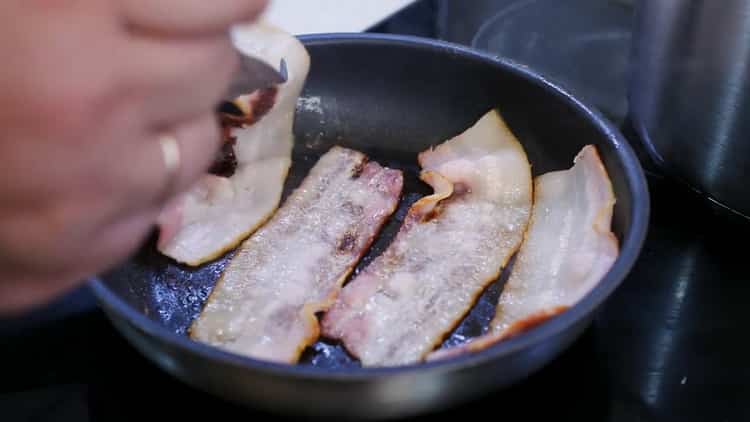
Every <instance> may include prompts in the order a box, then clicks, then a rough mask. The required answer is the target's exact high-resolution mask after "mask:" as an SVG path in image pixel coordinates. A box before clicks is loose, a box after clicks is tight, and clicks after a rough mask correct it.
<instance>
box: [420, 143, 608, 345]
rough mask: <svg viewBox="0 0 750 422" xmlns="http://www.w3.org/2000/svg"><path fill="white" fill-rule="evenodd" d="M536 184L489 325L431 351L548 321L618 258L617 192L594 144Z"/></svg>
mask: <svg viewBox="0 0 750 422" xmlns="http://www.w3.org/2000/svg"><path fill="white" fill-rule="evenodd" d="M535 187H536V188H535V190H534V208H533V214H532V217H531V224H530V225H529V231H528V233H527V234H526V240H525V241H524V244H523V246H522V247H521V250H520V252H519V253H518V258H517V259H516V263H515V265H514V268H513V269H512V271H513V272H512V273H511V276H510V279H509V280H508V282H507V283H506V284H505V287H504V289H503V292H502V294H501V295H500V300H499V303H498V305H497V311H496V315H495V318H494V319H493V321H492V323H491V324H490V330H489V333H487V334H486V335H485V336H482V337H480V338H478V339H475V340H473V341H470V342H469V343H466V344H464V345H461V346H458V347H455V348H450V349H445V350H439V351H437V352H435V353H434V354H433V355H431V356H430V359H440V358H446V357H451V356H455V355H458V354H461V353H466V352H472V351H478V350H481V349H484V348H486V347H488V346H490V345H492V344H494V343H497V342H499V341H501V340H504V339H507V338H510V337H513V336H515V335H518V334H521V333H523V332H525V331H527V330H530V329H532V328H534V327H535V326H537V325H540V324H542V323H544V322H545V321H546V320H548V319H549V318H552V317H554V316H555V315H558V314H560V313H562V312H565V310H567V309H568V308H569V307H571V306H573V305H575V304H576V303H577V302H578V301H580V300H581V299H582V298H583V297H584V296H585V295H586V294H587V293H588V292H589V291H591V289H593V288H594V287H595V286H596V285H597V284H598V283H599V281H600V280H601V279H602V277H604V275H605V274H606V273H607V271H609V268H610V267H611V266H612V263H614V261H615V259H616V258H617V255H618V245H617V239H616V238H615V236H614V234H613V233H612V232H611V229H610V224H611V220H612V211H613V206H614V204H615V196H614V193H613V191H612V186H611V183H610V180H609V177H608V176H607V172H606V170H605V168H604V165H603V164H602V162H601V160H600V159H599V154H598V153H597V151H596V148H595V147H594V146H593V145H588V146H586V147H585V148H583V149H582V150H581V152H580V153H579V154H578V155H577V156H576V157H575V164H574V166H573V167H572V168H570V169H568V170H564V171H556V172H552V173H547V174H544V175H542V176H539V177H538V178H537V179H536V181H535Z"/></svg>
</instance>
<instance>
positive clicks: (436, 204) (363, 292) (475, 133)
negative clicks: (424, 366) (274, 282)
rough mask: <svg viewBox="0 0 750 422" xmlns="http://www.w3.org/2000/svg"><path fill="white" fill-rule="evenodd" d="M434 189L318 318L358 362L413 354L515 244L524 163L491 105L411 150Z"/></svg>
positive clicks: (432, 343) (424, 350) (462, 310)
mask: <svg viewBox="0 0 750 422" xmlns="http://www.w3.org/2000/svg"><path fill="white" fill-rule="evenodd" d="M419 163H420V165H421V167H422V173H421V178H422V179H423V180H424V181H425V182H427V183H428V184H430V185H431V186H432V187H433V188H434V190H435V193H434V194H433V195H431V196H427V197H424V198H422V199H421V200H419V201H418V202H416V203H415V204H414V205H413V206H412V207H411V208H410V209H409V213H408V215H407V217H406V218H405V220H404V223H403V226H402V227H401V229H400V231H399V233H398V234H397V235H396V238H395V239H394V240H393V242H392V243H391V244H390V245H389V247H388V248H387V249H386V250H385V251H384V252H383V253H382V254H381V255H380V256H378V257H377V258H376V259H375V260H374V261H373V262H371V263H370V264H369V265H368V266H367V267H366V268H365V269H364V270H363V271H362V272H360V273H359V274H358V275H357V276H356V277H355V278H354V279H353V280H352V281H351V282H350V283H349V284H348V285H347V286H346V287H345V288H344V289H343V291H342V293H341V295H340V297H339V300H338V301H337V302H336V304H335V305H334V306H333V307H332V308H331V310H330V311H329V312H328V313H327V314H326V315H325V316H324V318H323V334H324V335H325V336H326V337H330V338H335V339H340V340H342V341H343V343H344V346H345V347H346V348H347V350H349V351H350V352H351V353H352V354H353V355H354V356H356V357H357V358H359V359H360V361H361V362H362V365H363V366H397V365H404V364H410V363H415V362H419V361H421V360H423V359H424V358H425V357H426V356H427V354H428V353H430V352H431V351H432V350H433V349H434V348H435V347H436V346H437V345H438V344H439V343H440V342H441V341H442V339H443V338H444V336H445V335H446V334H447V333H449V332H450V331H451V330H452V329H453V328H454V327H455V326H456V324H457V323H458V322H459V321H460V320H461V318H463V317H464V316H465V315H466V313H467V312H468V311H469V310H470V308H471V307H472V306H473V304H474V302H475V301H476V299H477V297H478V296H479V295H480V294H481V293H482V291H483V290H484V288H485V287H487V285H489V284H490V283H491V282H492V281H494V280H495V279H496V278H497V277H498V275H499V273H500V272H501V270H502V268H503V267H504V266H505V265H506V263H507V262H508V260H509V259H510V257H511V256H512V255H513V254H514V253H515V252H516V250H517V248H518V247H519V246H520V245H521V241H522V239H523V233H524V232H525V230H526V227H527V225H528V221H529V217H530V213H531V196H532V193H531V184H532V179H531V169H530V165H529V162H528V159H527V157H526V153H525V151H524V150H523V148H522V146H521V144H520V143H519V142H518V140H517V139H516V138H515V136H514V135H513V134H512V133H511V131H510V130H509V129H508V127H507V126H506V124H505V122H504V121H503V120H502V118H501V117H500V115H499V113H498V112H497V111H494V110H493V111H490V112H488V113H487V114H485V115H484V116H483V117H482V118H481V119H479V120H478V121H477V122H476V123H475V124H474V125H473V126H472V127H470V128H469V129H467V130H466V131H465V132H463V133H462V134H460V135H458V136H456V137H455V138H453V139H451V140H448V141H447V142H445V143H443V144H441V145H439V146H438V147H436V148H434V149H430V150H427V151H424V152H422V153H421V154H420V155H419Z"/></svg>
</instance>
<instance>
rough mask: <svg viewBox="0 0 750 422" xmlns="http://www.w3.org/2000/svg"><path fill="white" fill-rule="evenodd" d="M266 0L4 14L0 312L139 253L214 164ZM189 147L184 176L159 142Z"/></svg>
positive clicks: (36, 7)
mask: <svg viewBox="0 0 750 422" xmlns="http://www.w3.org/2000/svg"><path fill="white" fill-rule="evenodd" d="M265 3H266V1H265V0H215V1H211V2H207V1H203V0H105V1H103V0H69V1H60V2H49V1H41V0H11V1H10V2H9V3H8V4H5V5H4V7H5V9H4V11H3V13H2V14H1V15H0V52H2V53H3V54H4V57H5V60H3V66H0V124H1V125H2V132H0V157H2V160H3V163H2V165H0V314H2V313H7V312H15V311H20V310H23V309H26V308H27V307H29V306H32V305H35V304H39V303H43V302H45V301H48V300H50V299H51V298H53V297H54V296H55V295H58V294H60V293H61V292H63V291H65V290H67V289H69V288H71V287H72V286H74V285H75V284H77V283H79V282H80V281H81V280H82V279H83V278H85V277H87V276H90V275H93V274H95V273H97V272H100V271H104V270H106V269H107V268H109V267H111V266H112V265H115V264H117V263H118V262H120V261H121V260H123V259H125V258H127V257H128V255H130V254H131V253H132V252H133V251H134V250H135V249H136V248H137V247H138V246H139V245H140V244H141V242H142V241H143V240H144V239H145V237H146V236H147V235H148V234H149V233H150V231H151V229H152V228H153V225H154V223H155V221H156V218H157V216H158V215H159V212H160V210H161V208H162V206H163V205H164V203H165V201H166V200H167V199H169V198H170V197H171V196H173V195H176V194H177V193H179V192H182V191H184V190H186V189H187V188H189V187H190V186H191V184H192V183H193V182H194V181H196V180H197V178H198V177H199V176H200V175H202V174H203V173H205V172H206V170H207V169H208V168H209V166H210V164H211V162H212V160H213V158H214V156H215V152H216V151H217V149H218V147H219V139H220V136H219V128H218V123H217V121H216V117H215V115H214V111H213V110H214V107H215V105H216V104H217V103H218V101H219V100H220V99H221V96H222V94H223V92H224V90H225V89H226V87H227V86H228V83H229V79H230V77H231V74H232V71H233V70H234V69H235V66H236V59H237V57H236V53H235V52H234V49H233V47H232V45H231V42H230V38H229V33H228V31H229V27H230V26H231V25H233V24H235V23H240V22H247V21H250V20H253V19H255V18H256V17H257V15H258V14H259V13H260V11H261V10H262V9H263V8H264V7H265ZM165 134H166V135H171V136H173V139H176V140H177V142H178V144H179V152H180V167H179V169H178V172H177V174H176V175H175V178H174V180H172V179H170V174H169V171H168V169H167V168H166V167H165V162H164V158H163V156H162V151H161V146H160V143H159V139H160V137H162V136H165Z"/></svg>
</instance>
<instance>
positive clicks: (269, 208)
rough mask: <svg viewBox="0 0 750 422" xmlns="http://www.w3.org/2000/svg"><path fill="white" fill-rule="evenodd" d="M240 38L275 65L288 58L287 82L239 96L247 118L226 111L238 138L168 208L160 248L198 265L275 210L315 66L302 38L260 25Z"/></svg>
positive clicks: (241, 45)
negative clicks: (306, 86) (301, 102)
mask: <svg viewBox="0 0 750 422" xmlns="http://www.w3.org/2000/svg"><path fill="white" fill-rule="evenodd" d="M233 35H234V36H235V39H234V41H235V44H236V46H237V48H238V49H240V50H242V51H243V52H246V53H249V54H253V55H255V56H256V57H260V58H261V59H263V60H266V61H267V62H268V63H270V64H273V65H274V66H279V63H280V62H281V59H282V58H284V60H285V61H286V63H287V71H288V80H287V81H286V82H285V83H284V84H281V85H279V86H278V87H276V88H271V89H267V90H263V91H257V92H254V93H249V94H248V95H244V96H241V97H239V98H237V99H236V100H235V101H234V103H235V105H236V106H237V107H238V108H239V109H240V110H241V111H242V112H243V113H244V117H243V118H238V119H235V120H231V119H229V118H228V116H226V115H224V116H222V117H223V119H224V123H225V130H228V131H229V132H230V133H229V134H225V137H226V138H230V139H231V143H230V144H227V145H224V150H225V151H224V153H225V154H223V155H221V156H220V159H219V162H218V163H216V165H215V166H214V168H212V169H211V170H210V173H207V174H206V175H205V176H204V177H203V179H202V180H200V181H199V182H198V183H197V184H196V186H195V187H194V188H192V189H191V190H189V191H188V192H186V193H185V194H184V195H182V196H180V197H179V198H176V200H175V201H174V202H173V203H172V204H170V205H169V206H168V207H166V208H165V209H164V211H163V212H162V215H161V216H160V218H159V227H160V232H159V240H158V243H157V247H158V249H159V251H160V252H161V253H163V254H164V255H166V256H169V257H171V258H173V259H174V260H176V261H178V262H181V263H184V264H188V265H193V266H197V265H201V264H203V263H205V262H208V261H210V260H213V259H215V258H217V257H219V256H221V255H223V254H224V253H226V252H227V251H229V250H231V249H233V248H235V247H236V246H237V245H238V244H239V243H240V242H242V241H243V240H244V239H246V238H247V237H248V236H249V235H250V234H252V233H253V232H254V231H255V230H256V229H257V228H258V227H260V225H261V224H263V223H264V222H265V221H266V220H267V219H268V218H269V217H270V216H271V215H272V214H273V212H274V211H276V208H277V207H278V205H279V202H280V200H281V193H282V191H283V188H284V181H285V180H286V176H287V173H288V171H289V167H290V166H291V162H292V161H291V154H292V145H293V137H294V135H293V133H292V127H293V122H294V113H295V109H296V104H297V98H298V97H299V94H300V92H301V91H302V88H303V86H304V83H305V81H306V78H307V74H308V71H309V66H310V58H309V56H308V54H307V51H306V50H305V48H304V46H303V45H302V43H300V42H299V41H298V40H297V39H296V38H295V37H293V36H292V35H290V34H287V33H285V32H283V31H280V30H278V29H275V28H272V27H269V26H266V25H264V24H254V25H251V26H248V27H237V28H236V30H235V32H234V33H233ZM229 120H231V121H229ZM211 173H214V174H211Z"/></svg>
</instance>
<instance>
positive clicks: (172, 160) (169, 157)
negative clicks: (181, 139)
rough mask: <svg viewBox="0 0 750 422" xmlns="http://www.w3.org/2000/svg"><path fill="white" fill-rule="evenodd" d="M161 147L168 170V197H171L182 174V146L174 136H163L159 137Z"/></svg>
mask: <svg viewBox="0 0 750 422" xmlns="http://www.w3.org/2000/svg"><path fill="white" fill-rule="evenodd" d="M159 145H160V146H161V155H162V158H163V159H164V167H165V168H166V170H167V180H168V184H167V189H166V192H167V195H171V194H172V190H173V189H174V185H175V183H176V182H177V176H178V174H179V172H180V161H181V157H180V144H179V143H178V142H177V138H175V137H174V136H172V135H162V136H160V137H159Z"/></svg>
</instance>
